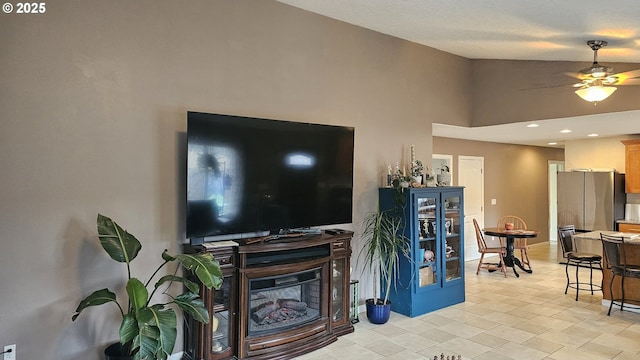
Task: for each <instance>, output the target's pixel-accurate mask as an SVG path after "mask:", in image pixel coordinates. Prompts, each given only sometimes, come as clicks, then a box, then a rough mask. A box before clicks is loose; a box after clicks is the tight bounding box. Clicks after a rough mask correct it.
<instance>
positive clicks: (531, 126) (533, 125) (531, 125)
mask: <svg viewBox="0 0 640 360" xmlns="http://www.w3.org/2000/svg"><path fill="white" fill-rule="evenodd" d="M538 126H540V125H538V124H529V125H527V127H529V128H534V127H538Z"/></svg>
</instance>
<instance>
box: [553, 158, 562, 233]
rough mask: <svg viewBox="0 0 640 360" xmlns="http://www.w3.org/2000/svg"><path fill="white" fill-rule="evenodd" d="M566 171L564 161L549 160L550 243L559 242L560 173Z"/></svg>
mask: <svg viewBox="0 0 640 360" xmlns="http://www.w3.org/2000/svg"><path fill="white" fill-rule="evenodd" d="M561 171H564V161H555V160H549V242H550V243H556V242H557V241H558V231H557V229H558V172H561Z"/></svg>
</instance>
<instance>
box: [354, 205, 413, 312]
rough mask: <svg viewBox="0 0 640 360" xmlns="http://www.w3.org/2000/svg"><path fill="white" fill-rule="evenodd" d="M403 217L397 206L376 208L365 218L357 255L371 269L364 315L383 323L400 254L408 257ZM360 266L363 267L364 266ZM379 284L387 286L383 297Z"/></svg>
mask: <svg viewBox="0 0 640 360" xmlns="http://www.w3.org/2000/svg"><path fill="white" fill-rule="evenodd" d="M402 230H403V223H402V218H401V217H400V216H399V214H398V212H397V211H396V210H389V211H378V212H375V213H372V214H370V215H369V216H367V217H366V218H365V221H364V226H363V233H362V238H363V239H364V244H363V247H362V249H361V250H360V258H361V259H363V260H364V262H365V266H366V267H365V269H369V270H371V271H373V296H374V297H373V298H371V299H367V300H366V301H365V305H366V307H367V318H368V319H369V321H370V322H372V323H374V324H384V323H386V322H387V321H388V320H389V315H390V313H391V302H390V301H389V293H390V292H391V286H392V284H393V286H395V285H396V280H397V277H398V271H399V261H400V257H401V256H405V257H406V258H407V259H410V246H411V244H410V243H409V239H408V238H407V237H405V236H404V235H403V234H402ZM365 269H363V271H364V270H365ZM378 275H379V276H380V285H381V286H385V287H386V291H385V292H384V295H385V296H384V298H381V296H380V293H379V290H378Z"/></svg>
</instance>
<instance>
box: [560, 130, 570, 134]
mask: <svg viewBox="0 0 640 360" xmlns="http://www.w3.org/2000/svg"><path fill="white" fill-rule="evenodd" d="M560 132H561V133H565V134H566V133H570V132H571V130H569V129H564V130H560Z"/></svg>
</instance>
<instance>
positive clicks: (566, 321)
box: [299, 243, 640, 360]
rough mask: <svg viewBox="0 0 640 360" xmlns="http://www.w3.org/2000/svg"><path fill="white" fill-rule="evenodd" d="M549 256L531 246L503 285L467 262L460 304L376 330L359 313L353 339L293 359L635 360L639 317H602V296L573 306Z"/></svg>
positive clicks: (547, 250)
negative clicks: (525, 265)
mask: <svg viewBox="0 0 640 360" xmlns="http://www.w3.org/2000/svg"><path fill="white" fill-rule="evenodd" d="M553 245H554V246H555V244H553ZM555 254H556V250H555V247H553V248H552V247H551V246H550V245H549V243H541V244H535V245H532V246H531V249H530V250H529V257H530V258H531V262H532V267H533V270H534V272H533V274H526V273H524V274H523V273H521V275H520V278H519V279H518V278H516V277H515V276H513V272H511V271H509V277H508V278H504V276H503V275H502V273H501V272H494V273H488V272H487V271H486V270H482V271H481V272H480V274H479V275H476V274H475V269H476V266H477V264H478V263H477V260H472V261H468V262H467V263H466V265H465V269H466V270H465V271H466V301H465V302H464V303H462V304H458V305H454V306H450V307H448V308H445V309H441V310H438V311H435V312H432V313H429V314H425V315H422V316H419V317H415V318H409V317H406V316H403V315H400V314H396V313H393V312H392V313H391V319H390V320H389V322H388V323H387V324H384V325H373V324H371V323H369V322H368V320H367V318H366V315H365V314H360V322H359V323H357V324H355V332H353V333H352V334H348V335H344V336H342V337H340V338H339V339H338V341H337V342H335V343H333V344H331V345H329V346H327V347H325V348H322V349H320V350H317V351H314V352H312V353H309V354H306V355H304V356H302V357H299V359H303V360H325V359H349V360H351V359H367V360H373V359H402V360H412V359H428V360H432V359H433V358H434V355H439V354H441V353H444V354H445V356H446V355H447V354H449V355H454V354H455V355H458V354H459V355H462V359H476V360H484V359H487V360H489V359H491V360H510V359H513V360H529V359H531V360H534V359H555V360H565V359H566V360H569V359H570V360H574V359H581V360H600V359H615V360H631V359H634V360H638V359H640V314H638V313H630V312H626V311H625V312H620V311H619V310H615V309H614V310H613V311H612V313H611V316H610V317H609V316H607V313H606V312H607V308H606V307H604V306H602V304H601V300H602V293H596V294H595V295H591V294H590V293H589V292H584V291H581V292H580V296H579V301H577V302H576V301H575V293H571V292H570V293H569V294H567V295H565V294H564V287H565V283H566V278H565V273H564V265H560V264H557V263H556V261H555ZM508 270H510V269H508ZM583 271H584V272H583V274H584V275H587V274H588V272H587V270H583ZM594 280H595V281H597V282H600V280H601V276H600V274H598V277H597V279H594ZM569 290H570V291H571V289H569ZM574 291H575V290H574ZM439 358H440V357H439V356H438V359H439Z"/></svg>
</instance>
